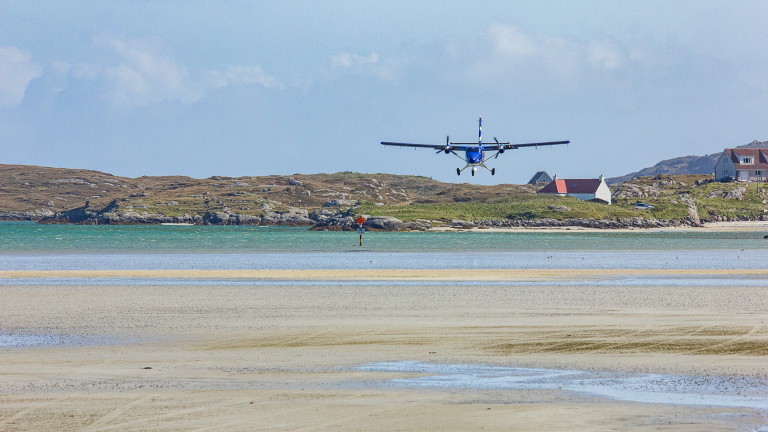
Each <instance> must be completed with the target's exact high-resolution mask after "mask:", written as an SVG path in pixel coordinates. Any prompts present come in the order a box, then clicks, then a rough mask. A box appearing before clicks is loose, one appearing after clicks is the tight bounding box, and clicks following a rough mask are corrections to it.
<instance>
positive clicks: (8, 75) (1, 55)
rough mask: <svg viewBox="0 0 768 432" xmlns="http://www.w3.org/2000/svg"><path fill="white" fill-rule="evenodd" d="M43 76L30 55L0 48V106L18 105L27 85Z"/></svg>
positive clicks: (14, 49) (13, 49) (10, 48)
mask: <svg viewBox="0 0 768 432" xmlns="http://www.w3.org/2000/svg"><path fill="white" fill-rule="evenodd" d="M42 74H43V69H42V67H40V66H38V65H36V64H34V63H32V55H31V54H30V53H28V52H26V51H20V50H18V49H16V48H14V47H0V106H13V105H18V104H20V103H21V101H22V100H23V99H24V93H25V92H26V90H27V86H28V85H29V83H30V82H31V81H32V80H33V79H35V78H38V77H39V76H41V75H42Z"/></svg>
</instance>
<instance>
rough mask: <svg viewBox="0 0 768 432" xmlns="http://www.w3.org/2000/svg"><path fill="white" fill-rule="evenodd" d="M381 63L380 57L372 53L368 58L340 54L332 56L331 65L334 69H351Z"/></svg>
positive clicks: (345, 53)
mask: <svg viewBox="0 0 768 432" xmlns="http://www.w3.org/2000/svg"><path fill="white" fill-rule="evenodd" d="M378 62H379V55H378V54H376V53H370V54H369V55H367V56H361V55H356V54H350V53H348V52H340V53H338V54H335V55H332V56H331V65H333V66H334V67H342V68H351V67H358V66H364V65H373V64H376V63H378Z"/></svg>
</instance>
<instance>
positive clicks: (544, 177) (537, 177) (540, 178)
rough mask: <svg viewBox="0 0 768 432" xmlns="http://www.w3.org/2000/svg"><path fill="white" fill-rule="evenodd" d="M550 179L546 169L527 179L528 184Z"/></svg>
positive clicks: (547, 181)
mask: <svg viewBox="0 0 768 432" xmlns="http://www.w3.org/2000/svg"><path fill="white" fill-rule="evenodd" d="M551 181H552V177H550V176H549V174H547V172H546V171H539V172H537V173H536V174H534V175H533V177H531V179H530V180H528V184H536V183H549V182H551Z"/></svg>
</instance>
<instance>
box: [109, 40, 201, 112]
mask: <svg viewBox="0 0 768 432" xmlns="http://www.w3.org/2000/svg"><path fill="white" fill-rule="evenodd" d="M106 43H107V45H108V46H109V47H110V48H112V49H113V50H114V52H115V53H117V54H118V56H119V58H120V63H119V64H116V65H112V66H107V67H104V68H103V75H104V77H106V79H107V80H108V81H109V82H110V95H111V98H112V100H113V101H114V102H115V103H116V104H118V105H122V106H128V107H139V106H146V105H151V104H155V103H159V102H163V101H181V102H184V103H191V102H194V101H196V100H198V99H200V97H201V96H202V91H201V90H200V89H198V88H197V86H196V85H195V83H194V82H193V81H192V80H191V79H190V77H189V73H188V72H187V69H186V68H185V67H184V66H183V65H181V64H179V63H178V62H177V61H176V60H175V59H173V58H172V57H170V56H168V55H164V54H162V53H161V52H159V49H157V48H156V47H153V46H151V45H149V44H147V43H144V42H139V41H128V42H125V41H121V40H118V39H110V40H107V41H106Z"/></svg>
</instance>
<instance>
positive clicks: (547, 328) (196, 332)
mask: <svg viewBox="0 0 768 432" xmlns="http://www.w3.org/2000/svg"><path fill="white" fill-rule="evenodd" d="M398 272H400V271H398ZM440 272H441V273H443V271H440ZM513 272H514V273H517V272H519V271H518V270H515V271H513ZM568 272H569V273H570V277H580V276H578V275H577V274H580V273H578V272H574V271H572V270H568ZM653 272H659V271H658V270H654V271H653ZM739 272H743V271H741V270H739ZM647 273H648V271H643V274H647ZM118 274H122V273H118ZM183 274H186V275H188V276H189V275H190V274H191V273H183ZM340 274H341V275H344V274H347V275H348V276H349V275H350V274H351V275H352V276H355V277H360V275H359V274H357V273H347V271H344V272H341V273H340ZM377 274H384V275H387V274H388V272H386V271H385V272H383V273H377ZM409 274H412V275H413V276H414V277H434V275H433V274H432V273H430V272H417V271H416V272H414V273H409ZM504 274H505V275H506V273H504ZM585 274H592V275H601V274H604V273H601V272H599V271H597V272H596V271H591V272H590V271H587V272H586V273H585ZM763 274H764V273H760V275H763ZM259 275H260V276H259V277H261V276H263V274H261V273H259ZM278 275H280V277H287V278H288V279H289V280H296V279H297V278H298V277H299V276H297V275H296V274H294V275H285V274H282V273H279V274H278ZM365 275H366V277H370V275H368V274H365ZM534 275H535V277H542V278H551V280H553V281H555V282H556V281H557V277H558V276H552V275H550V274H549V273H548V272H546V271H538V273H537V271H530V272H529V273H528V274H527V277H534ZM390 276H391V275H390ZM4 277H7V275H6V276H4ZM25 277H29V276H25ZM152 277H156V276H154V274H153V276H152ZM174 277H179V276H174ZM181 277H184V276H181ZM226 277H232V276H231V275H230V274H229V273H227V276H226ZM248 277H253V276H248ZM307 277H311V278H317V277H318V276H317V275H316V274H312V275H310V274H307ZM329 277H330V276H329ZM440 277H441V278H444V277H445V276H444V275H441V276H440ZM456 277H460V274H457V275H456ZM505 277H506V276H505ZM0 300H1V301H0V305H1V306H0V307H2V314H0V333H6V334H8V333H14V334H55V335H82V336H83V337H84V340H85V342H83V343H80V344H73V345H68V346H40V347H33V348H0V356H1V357H2V364H1V365H0V429H2V430H121V431H125V430H222V429H224V430H257V429H266V430H334V431H352V430H382V431H383V430H397V429H400V430H419V431H421V430H446V431H466V430H480V429H481V428H482V429H484V430H504V431H507V430H552V431H566V430H567V431H571V430H611V429H618V430H658V429H665V430H690V431H694V430H758V429H759V428H760V427H762V426H763V424H764V423H766V422H768V421H767V420H766V418H765V414H764V412H763V413H761V412H759V411H755V409H752V408H743V407H717V406H690V405H670V404H654V403H637V402H626V401H613V400H610V399H605V398H601V397H596V396H589V395H585V394H576V393H572V392H569V391H563V390H559V389H557V388H553V389H531V390H504V389H476V388H463V389H462V388H457V389H448V390H446V389H436V388H409V387H396V386H387V385H386V380H388V379H392V378H403V377H417V376H420V374H418V373H409V372H374V371H366V370H361V369H359V366H360V365H365V364H370V363H375V362H399V361H419V362H427V363H430V364H480V365H498V366H522V367H546V368H568V369H583V370H601V371H613V372H617V373H625V372H631V373H636V372H642V373H665V374H682V375H702V376H718V377H725V378H728V377H734V379H738V380H742V379H747V380H748V379H749V378H750V377H754V378H757V379H765V378H768V368H767V367H766V364H768V362H767V361H766V360H768V318H767V317H768V295H767V293H766V289H765V288H764V287H760V286H751V287H717V286H709V287H702V286H692V287H659V286H653V287H639V286H635V287H632V286H557V285H556V284H555V285H553V286H540V285H537V286H532V285H525V284H523V285H520V286H514V287H510V286H494V285H487V286H473V287H466V286H457V285H450V284H448V285H440V286H434V285H431V286H430V285H424V286H420V285H410V286H398V285H393V286H387V285H376V286H355V285H344V286H341V285H333V284H326V285H312V284H306V285H301V286H291V285H285V284H282V283H279V282H277V283H275V284H274V285H266V286H233V285H224V286H213V287H208V286H190V285H181V286H135V285H134V286H121V285H111V286H90V285H88V284H87V283H85V284H79V285H76V286H58V285H13V284H8V285H5V286H3V287H2V294H0ZM89 338H91V340H94V341H100V342H98V343H89V342H88V340H89ZM738 380H737V381H738ZM739 382H741V381H739ZM760 382H762V381H760ZM747 390H748V391H749V392H752V393H755V392H756V391H762V392H763V395H764V396H767V395H768V389H762V390H760V389H758V390H755V389H747Z"/></svg>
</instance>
